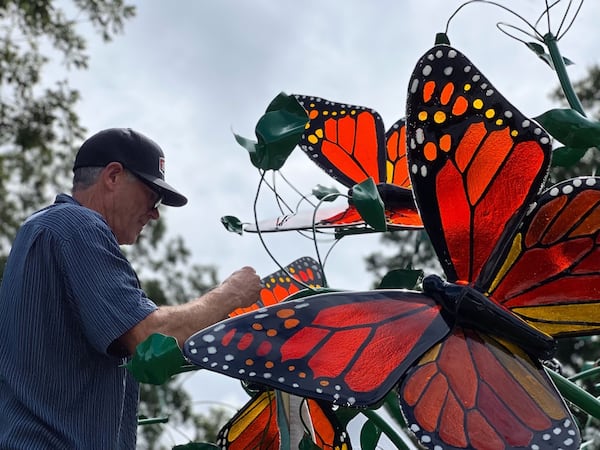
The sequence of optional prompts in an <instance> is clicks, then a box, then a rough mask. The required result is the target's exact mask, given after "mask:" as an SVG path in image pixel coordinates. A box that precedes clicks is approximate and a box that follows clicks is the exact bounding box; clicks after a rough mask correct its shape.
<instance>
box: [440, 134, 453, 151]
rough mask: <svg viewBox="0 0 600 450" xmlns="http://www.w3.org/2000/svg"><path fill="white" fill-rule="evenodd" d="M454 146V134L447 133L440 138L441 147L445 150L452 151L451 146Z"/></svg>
mask: <svg viewBox="0 0 600 450" xmlns="http://www.w3.org/2000/svg"><path fill="white" fill-rule="evenodd" d="M451 146H452V136H450V135H449V134H445V135H443V136H442V137H441V138H440V149H442V150H443V151H445V152H448V151H450V147H451Z"/></svg>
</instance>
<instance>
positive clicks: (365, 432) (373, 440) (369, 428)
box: [360, 420, 381, 450]
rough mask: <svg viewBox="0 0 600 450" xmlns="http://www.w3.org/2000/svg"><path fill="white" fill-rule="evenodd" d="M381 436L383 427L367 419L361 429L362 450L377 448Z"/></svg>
mask: <svg viewBox="0 0 600 450" xmlns="http://www.w3.org/2000/svg"><path fill="white" fill-rule="evenodd" d="M380 437H381V429H380V428H379V427H378V426H377V425H375V424H374V423H373V421H372V420H367V421H366V422H365V424H364V425H363V426H362V428H361V430H360V448H361V449H362V450H375V449H376V448H377V443H378V442H379V438H380Z"/></svg>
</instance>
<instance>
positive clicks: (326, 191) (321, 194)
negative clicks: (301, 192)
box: [312, 184, 340, 202]
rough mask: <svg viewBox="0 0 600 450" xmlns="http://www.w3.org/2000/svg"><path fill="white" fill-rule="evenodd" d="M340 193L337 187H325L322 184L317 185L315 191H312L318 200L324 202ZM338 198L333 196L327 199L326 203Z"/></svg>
mask: <svg viewBox="0 0 600 450" xmlns="http://www.w3.org/2000/svg"><path fill="white" fill-rule="evenodd" d="M339 193H340V191H338V190H337V189H336V188H335V187H333V186H332V187H325V186H321V185H320V184H317V185H316V186H315V187H314V188H313V190H312V194H313V195H314V196H315V197H317V199H319V200H323V199H324V198H325V197H327V196H328V195H331V194H339ZM336 198H337V196H333V195H331V197H329V198H326V199H325V201H326V202H332V201H334V200H335V199H336Z"/></svg>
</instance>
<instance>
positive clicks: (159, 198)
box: [134, 173, 163, 209]
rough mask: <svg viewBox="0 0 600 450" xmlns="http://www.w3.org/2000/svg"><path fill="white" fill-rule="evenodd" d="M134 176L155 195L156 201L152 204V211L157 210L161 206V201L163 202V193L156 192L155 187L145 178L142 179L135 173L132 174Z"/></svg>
mask: <svg viewBox="0 0 600 450" xmlns="http://www.w3.org/2000/svg"><path fill="white" fill-rule="evenodd" d="M134 175H135V177H136V178H137V179H138V180H140V181H141V182H142V183H144V184H145V185H146V186H148V187H149V188H150V189H151V190H152V192H154V193H155V194H156V195H157V199H156V201H155V202H154V205H153V206H152V209H158V207H159V206H160V205H161V204H162V201H163V193H162V192H161V191H160V190H158V189H157V188H156V186H155V185H153V184H152V183H150V182H149V181H148V180H146V179H145V178H142V177H140V176H138V175H137V174H135V173H134Z"/></svg>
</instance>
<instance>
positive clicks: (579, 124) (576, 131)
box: [535, 108, 600, 148]
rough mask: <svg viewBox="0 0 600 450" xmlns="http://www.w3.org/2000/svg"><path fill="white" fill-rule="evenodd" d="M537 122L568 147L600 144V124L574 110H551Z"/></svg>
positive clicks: (538, 118) (537, 118)
mask: <svg viewBox="0 0 600 450" xmlns="http://www.w3.org/2000/svg"><path fill="white" fill-rule="evenodd" d="M535 120H537V121H538V122H539V123H540V124H541V125H542V126H543V127H544V128H545V129H546V131H548V133H550V134H551V135H552V136H554V137H555V138H556V139H557V140H559V141H560V142H562V143H563V144H564V145H566V146H568V147H573V148H589V147H596V146H598V145H599V144H600V122H598V121H596V120H590V119H588V118H587V117H585V116H582V115H581V114H579V113H578V112H577V111H575V110H574V109H570V108H562V109H561V108H556V109H551V110H550V111H546V112H545V113H543V114H542V115H540V116H538V117H536V118H535Z"/></svg>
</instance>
